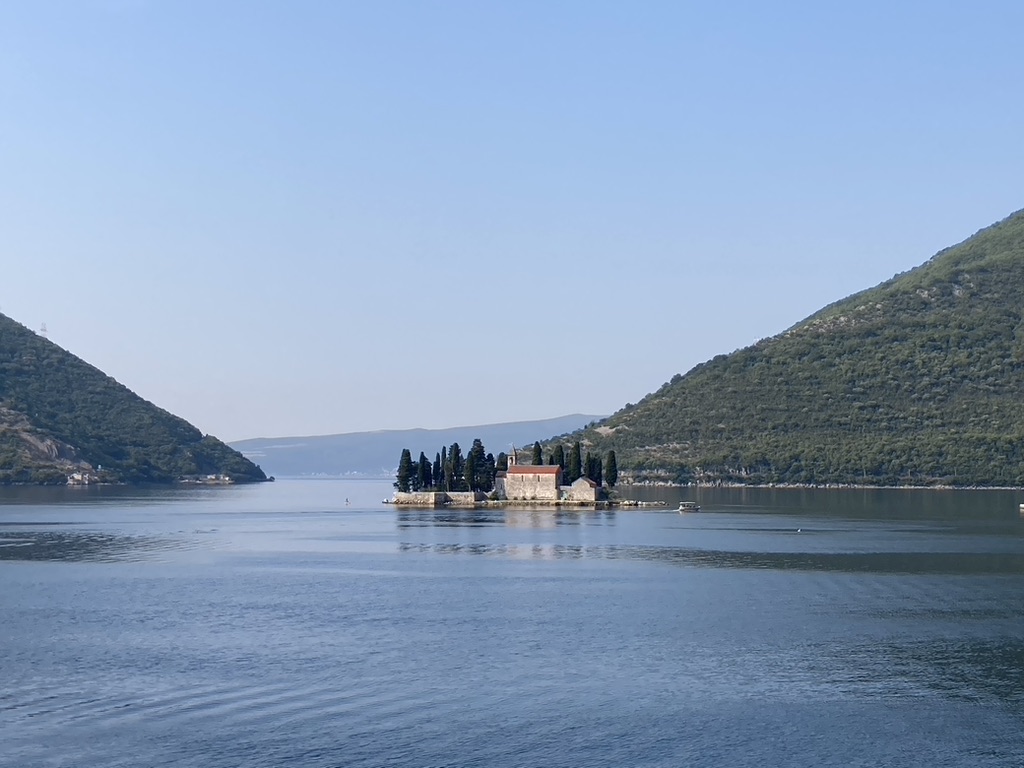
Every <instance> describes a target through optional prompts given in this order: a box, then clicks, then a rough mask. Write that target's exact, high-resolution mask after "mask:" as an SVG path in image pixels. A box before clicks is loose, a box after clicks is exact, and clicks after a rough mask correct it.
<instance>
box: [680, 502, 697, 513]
mask: <svg viewBox="0 0 1024 768" xmlns="http://www.w3.org/2000/svg"><path fill="white" fill-rule="evenodd" d="M683 512H700V504H698V503H697V502H696V501H680V502H679V514H682V513H683Z"/></svg>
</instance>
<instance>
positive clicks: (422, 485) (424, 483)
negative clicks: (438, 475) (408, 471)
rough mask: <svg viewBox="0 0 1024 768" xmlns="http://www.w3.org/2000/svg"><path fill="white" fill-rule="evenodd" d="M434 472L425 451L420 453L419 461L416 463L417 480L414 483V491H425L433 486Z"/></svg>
mask: <svg viewBox="0 0 1024 768" xmlns="http://www.w3.org/2000/svg"><path fill="white" fill-rule="evenodd" d="M433 484H434V482H433V472H432V471H431V469H430V459H428V458H427V456H426V454H425V453H423V451H420V458H419V461H417V462H416V479H415V481H414V482H413V489H414V490H417V491H425V490H427V489H428V488H430V487H431V486H433Z"/></svg>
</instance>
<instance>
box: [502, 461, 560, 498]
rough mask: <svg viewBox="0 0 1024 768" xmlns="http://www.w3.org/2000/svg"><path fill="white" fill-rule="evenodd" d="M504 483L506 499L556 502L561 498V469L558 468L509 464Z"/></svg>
mask: <svg viewBox="0 0 1024 768" xmlns="http://www.w3.org/2000/svg"><path fill="white" fill-rule="evenodd" d="M504 481H505V482H504V486H505V498H507V499H516V500H533V499H543V500H546V501H558V500H559V499H560V498H561V488H562V468H561V467H559V466H548V465H536V466H535V465H533V464H510V465H509V468H508V471H507V472H506V473H505V478H504Z"/></svg>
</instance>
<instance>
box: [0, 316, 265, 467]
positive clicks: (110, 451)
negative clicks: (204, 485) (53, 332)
mask: <svg viewBox="0 0 1024 768" xmlns="http://www.w3.org/2000/svg"><path fill="white" fill-rule="evenodd" d="M75 474H77V475H79V476H80V477H82V478H85V479H89V480H94V481H95V480H102V481H105V482H129V483H139V482H173V481H176V480H180V479H185V478H188V479H195V478H197V477H206V476H208V475H221V476H223V477H225V478H230V479H231V480H233V481H236V482H252V481H258V480H265V479H266V476H265V475H264V473H263V471H262V470H261V469H260V468H259V467H258V466H256V465H255V464H253V463H252V462H251V461H249V460H248V459H246V458H245V457H244V456H242V455H241V454H240V453H238V452H237V451H234V450H232V449H231V448H229V447H228V446H227V445H225V444H224V443H222V442H221V441H220V440H218V439H217V438H215V437H211V436H205V437H204V436H203V434H202V433H201V432H200V431H199V430H198V429H196V428H195V427H193V426H192V425H191V424H189V423H188V422H187V421H185V420H184V419H180V418H178V417H177V416H174V415H173V414H170V413H168V412H167V411H164V410H162V409H160V408H158V407H157V406H155V405H153V404H152V403H150V402H148V401H146V400H143V399H142V398H141V397H139V396H138V395H136V394H135V393H133V392H132V391H130V390H129V389H128V388H126V387H124V386H123V385H121V384H118V383H117V382H116V381H114V380H113V379H112V378H110V377H109V376H107V375H105V374H104V373H103V372H102V371H100V370H98V369H97V368H94V367H93V366H91V365H89V364H88V363H86V362H84V361H82V360H81V359H79V358H77V357H75V356H74V355H72V354H71V353H69V352H67V351H65V350H64V349H61V348H60V347H59V346H57V345H56V344H54V343H52V342H50V341H48V340H47V339H45V338H43V337H41V336H38V335H36V334H35V333H33V332H32V331H30V330H29V329H27V328H25V327H24V326H23V325H21V324H19V323H17V322H15V321H14V320H11V319H10V318H8V317H6V316H5V315H0V484H9V483H65V482H67V479H68V476H69V475H75Z"/></svg>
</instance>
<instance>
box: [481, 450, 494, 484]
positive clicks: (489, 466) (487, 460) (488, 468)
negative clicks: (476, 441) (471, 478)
mask: <svg viewBox="0 0 1024 768" xmlns="http://www.w3.org/2000/svg"><path fill="white" fill-rule="evenodd" d="M497 471H498V470H497V465H496V462H495V461H494V454H492V453H488V454H487V455H486V456H485V457H484V469H483V473H482V475H481V477H482V478H483V480H482V482H481V483H480V490H481V491H484V492H485V493H490V492H491V491H492V490H494V475H495V474H496V473H497Z"/></svg>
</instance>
